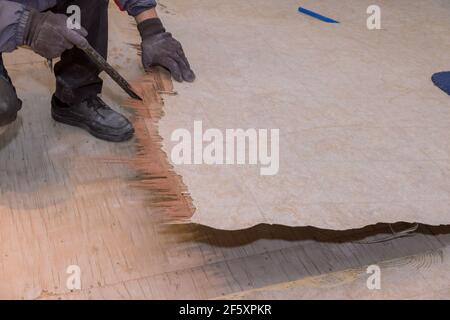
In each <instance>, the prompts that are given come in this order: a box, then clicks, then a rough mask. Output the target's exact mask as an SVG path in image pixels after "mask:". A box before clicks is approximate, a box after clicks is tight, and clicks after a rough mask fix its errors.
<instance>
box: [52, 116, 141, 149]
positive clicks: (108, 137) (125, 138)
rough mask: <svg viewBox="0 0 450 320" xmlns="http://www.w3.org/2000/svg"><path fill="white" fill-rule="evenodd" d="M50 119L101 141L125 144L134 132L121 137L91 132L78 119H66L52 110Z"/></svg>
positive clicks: (90, 129)
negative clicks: (80, 130) (82, 131)
mask: <svg viewBox="0 0 450 320" xmlns="http://www.w3.org/2000/svg"><path fill="white" fill-rule="evenodd" d="M52 118H53V120H55V121H57V122H60V123H64V124H67V125H69V126H72V127H78V128H81V129H84V130H86V131H87V132H89V134H91V135H92V136H94V137H96V138H98V139H101V140H105V141H110V142H125V141H128V140H130V139H131V138H133V136H134V130H131V131H130V132H129V133H127V134H123V135H111V134H106V133H101V132H97V131H94V130H92V128H91V127H89V126H88V125H86V124H84V123H83V122H82V121H80V120H79V119H74V118H68V117H67V116H61V115H59V114H57V113H56V112H54V110H53V109H52Z"/></svg>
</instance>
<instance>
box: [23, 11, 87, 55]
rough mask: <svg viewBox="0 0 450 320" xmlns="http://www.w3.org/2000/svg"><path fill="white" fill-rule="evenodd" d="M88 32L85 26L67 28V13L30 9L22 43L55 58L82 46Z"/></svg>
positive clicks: (41, 53) (40, 53)
mask: <svg viewBox="0 0 450 320" xmlns="http://www.w3.org/2000/svg"><path fill="white" fill-rule="evenodd" d="M87 34H88V33H87V31H86V30H85V29H84V28H81V29H79V30H72V29H69V28H67V16H66V15H63V14H56V13H52V12H44V13H41V12H38V11H36V10H30V11H29V16H28V19H27V21H26V24H25V29H24V36H23V43H22V44H23V45H26V46H29V47H31V49H32V50H33V51H34V52H36V53H37V54H39V55H41V56H43V57H44V58H47V59H54V58H57V57H59V56H61V54H62V53H63V52H64V51H66V50H69V49H72V48H73V47H74V46H77V47H82V46H83V45H84V44H85V43H86V41H87V40H86V38H85V37H86V36H87Z"/></svg>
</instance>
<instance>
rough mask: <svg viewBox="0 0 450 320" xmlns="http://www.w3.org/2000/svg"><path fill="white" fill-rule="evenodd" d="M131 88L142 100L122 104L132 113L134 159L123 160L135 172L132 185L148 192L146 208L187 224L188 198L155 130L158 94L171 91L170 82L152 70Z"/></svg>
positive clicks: (159, 111) (190, 211) (160, 103)
mask: <svg viewBox="0 0 450 320" xmlns="http://www.w3.org/2000/svg"><path fill="white" fill-rule="evenodd" d="M132 85H133V88H134V89H135V90H136V91H137V92H138V93H139V95H140V96H141V97H142V99H143V101H138V100H133V99H128V100H127V101H126V102H125V103H124V107H126V108H129V109H132V110H133V111H134V112H135V113H136V119H135V122H134V127H135V130H136V141H137V146H138V150H137V154H136V157H135V158H134V159H132V160H130V161H127V162H129V163H130V164H131V165H132V166H133V167H134V168H135V169H137V170H138V171H139V177H138V179H137V182H136V186H137V187H139V188H143V189H145V190H146V191H148V192H149V199H148V203H149V205H150V206H151V207H153V208H157V209H160V210H162V212H161V213H162V214H163V217H164V218H165V219H168V220H170V221H172V222H176V221H179V222H183V221H186V222H187V221H188V220H189V219H190V218H191V217H192V215H193V214H194V211H195V209H194V206H193V204H192V199H191V197H190V195H189V193H188V192H187V188H186V186H185V185H184V183H183V181H182V178H181V176H179V175H177V174H176V173H175V171H174V168H173V166H172V165H171V164H170V162H169V160H168V157H167V154H166V153H165V152H164V151H163V147H162V138H161V136H160V135H159V131H158V122H159V120H160V119H161V118H162V116H163V115H164V111H163V105H164V101H163V99H162V97H161V94H163V93H172V92H173V86H172V81H171V80H170V77H169V75H168V74H166V73H163V72H162V71H157V70H153V71H151V72H148V73H147V74H146V75H145V76H144V77H143V78H142V79H139V80H138V81H135V82H134V83H133V84H132Z"/></svg>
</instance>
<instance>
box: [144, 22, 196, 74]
mask: <svg viewBox="0 0 450 320" xmlns="http://www.w3.org/2000/svg"><path fill="white" fill-rule="evenodd" d="M138 29H139V33H140V34H141V37H142V63H143V65H144V68H145V69H146V70H147V69H148V68H150V67H152V66H162V67H164V68H166V69H168V70H169V71H170V73H171V74H172V76H173V78H174V79H175V80H177V81H179V82H182V81H183V80H184V81H188V82H192V81H194V80H195V74H194V72H193V71H192V69H191V66H190V65H189V62H188V60H187V58H186V55H185V54H184V51H183V47H182V46H181V44H180V43H179V42H178V41H177V40H175V39H174V38H173V37H172V34H170V33H169V32H166V30H165V29H164V27H163V25H162V22H161V20H160V19H158V18H153V19H147V20H144V21H142V22H141V23H139V24H138Z"/></svg>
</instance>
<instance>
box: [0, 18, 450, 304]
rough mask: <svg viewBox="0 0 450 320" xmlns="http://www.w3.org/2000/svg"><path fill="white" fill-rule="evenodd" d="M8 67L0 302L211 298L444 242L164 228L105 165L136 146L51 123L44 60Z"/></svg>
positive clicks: (116, 48) (126, 173)
mask: <svg viewBox="0 0 450 320" xmlns="http://www.w3.org/2000/svg"><path fill="white" fill-rule="evenodd" d="M110 15H111V17H112V21H114V22H113V23H112V24H111V51H110V52H111V54H110V58H111V61H112V62H113V63H114V65H116V66H117V67H119V68H120V70H121V71H123V72H124V74H126V76H127V77H129V78H133V77H136V78H137V77H139V76H141V71H140V69H139V65H138V58H137V56H136V55H135V51H134V50H133V49H130V47H129V46H127V45H124V43H126V42H134V40H133V41H132V35H133V34H135V32H132V30H133V29H132V26H131V25H129V24H128V23H129V19H128V18H127V17H126V16H125V15H121V14H120V13H119V12H117V11H116V10H111V12H110ZM7 65H8V69H9V70H10V72H11V75H12V77H13V79H14V82H15V84H16V86H17V88H18V91H19V94H20V96H21V97H22V99H23V100H24V108H23V110H22V111H21V114H20V119H19V120H18V121H17V122H16V123H15V124H14V125H13V126H12V127H10V128H9V129H8V131H7V132H6V133H5V134H4V135H2V136H1V137H0V192H1V196H0V298H2V299H79V298H89V299H112V298H122V299H132V298H134V299H157V298H160V299H165V298H172V299H183V298H184V299H188V298H191V299H200V298H217V297H221V296H224V295H230V294H233V293H237V292H241V291H248V290H253V289H257V288H262V287H267V286H271V285H275V284H278V283H285V282H289V281H296V280H299V279H302V278H306V277H311V276H315V275H320V274H324V273H329V272H333V271H334V272H336V271H341V270H346V269H349V268H357V267H360V266H363V265H367V264H371V263H375V262H380V261H384V260H391V259H395V258H398V257H403V256H410V255H416V254H423V253H428V252H430V251H431V252H439V250H444V249H443V248H445V247H446V246H448V245H449V244H450V230H449V229H448V228H446V227H442V228H430V227H425V226H421V227H420V229H419V230H418V232H416V233H414V234H413V235H411V236H410V237H405V238H401V239H397V240H393V241H389V242H380V243H374V244H365V243H364V241H368V240H373V239H380V238H381V239H382V238H384V237H386V236H388V235H390V231H389V228H388V227H387V226H386V225H376V226H371V227H367V228H365V229H362V230H355V231H352V232H350V231H349V232H334V231H325V230H319V229H313V228H289V227H283V226H267V225H261V226H257V227H254V228H252V229H249V230H245V231H234V232H229V231H219V230H215V229H211V228H207V227H202V226H198V225H179V226H176V225H175V226H174V225H163V224H161V223H160V221H159V220H158V218H157V216H156V215H155V212H154V211H153V210H152V209H150V208H148V207H146V205H145V203H146V202H145V200H146V199H147V196H148V194H147V193H146V192H144V191H142V190H140V189H135V188H132V187H131V186H130V185H131V184H133V183H134V182H135V176H136V172H134V171H133V170H131V169H130V168H128V167H127V166H125V165H120V164H111V163H110V162H104V161H103V160H102V159H105V158H109V157H111V158H127V157H133V156H134V153H135V147H134V144H133V142H130V143H125V144H109V143H105V142H101V141H99V140H96V139H94V138H92V137H90V136H89V135H88V134H86V133H84V132H83V131H81V130H78V129H76V128H71V127H66V126H63V125H60V124H56V123H54V122H53V121H52V120H51V119H50V112H49V111H50V110H49V103H50V94H51V92H52V89H53V76H52V75H51V73H50V72H49V71H48V70H47V69H46V66H45V63H44V62H43V61H42V59H40V58H38V57H37V56H35V55H30V53H27V52H23V51H21V52H16V53H14V54H12V55H8V56H7ZM105 87H106V88H105V99H106V100H107V101H108V102H110V103H113V104H119V103H120V102H121V101H123V100H124V98H125V96H124V95H122V93H121V92H120V91H119V90H118V89H117V87H115V85H113V84H112V83H111V81H110V80H106V84H105ZM122 111H123V112H126V111H125V110H122ZM406 227H408V226H403V225H398V226H394V228H395V229H396V230H401V229H403V228H406ZM445 259H447V258H445ZM445 261H447V260H445ZM433 263H435V262H433ZM70 265H78V266H80V268H81V280H82V290H81V291H74V292H71V291H70V290H69V289H68V288H67V287H66V285H65V284H66V279H67V277H68V274H66V269H67V267H68V266H70ZM436 267H438V268H441V264H438V263H436ZM400 276H401V275H400ZM405 294H406V293H405ZM286 297H289V295H286ZM295 297H296V296H294V297H293V298H295Z"/></svg>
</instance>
